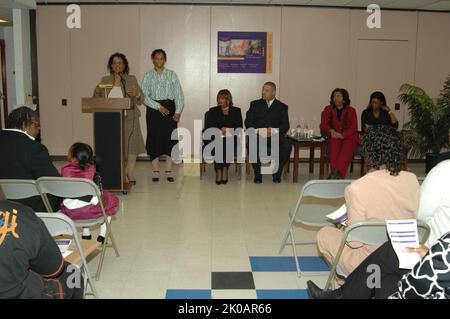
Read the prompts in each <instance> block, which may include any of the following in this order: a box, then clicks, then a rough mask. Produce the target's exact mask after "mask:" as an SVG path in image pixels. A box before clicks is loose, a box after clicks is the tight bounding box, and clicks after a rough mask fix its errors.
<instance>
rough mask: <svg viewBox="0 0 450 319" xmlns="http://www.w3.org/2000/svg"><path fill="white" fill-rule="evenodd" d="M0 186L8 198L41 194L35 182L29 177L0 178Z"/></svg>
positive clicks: (21, 197)
mask: <svg viewBox="0 0 450 319" xmlns="http://www.w3.org/2000/svg"><path fill="white" fill-rule="evenodd" d="M0 187H1V188H2V189H3V193H4V195H5V197H6V198H7V199H9V200H14V199H24V198H29V197H33V196H41V194H39V191H38V189H37V187H36V182H35V181H34V180H31V179H0Z"/></svg>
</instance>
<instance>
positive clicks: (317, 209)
mask: <svg viewBox="0 0 450 319" xmlns="http://www.w3.org/2000/svg"><path fill="white" fill-rule="evenodd" d="M352 181H353V180H348V179H338V180H311V181H309V182H307V183H306V184H305V185H304V186H303V188H302V190H301V191H300V195H299V197H298V200H297V203H296V204H295V206H294V207H293V208H291V209H290V211H289V215H290V221H289V224H288V227H287V230H286V233H285V235H284V237H283V240H282V242H281V247H280V250H279V253H281V252H282V251H283V249H284V247H285V246H286V245H287V244H290V245H292V250H293V254H294V258H295V264H296V267H297V275H298V276H299V277H300V276H301V275H302V274H303V273H302V271H301V269H300V264H299V261H298V254H297V249H296V247H295V246H296V245H307V244H314V243H316V241H313V242H296V241H295V239H294V232H293V226H294V225H298V224H301V225H305V226H312V227H320V228H321V227H324V226H331V225H332V224H331V223H330V222H328V219H327V217H326V216H327V215H328V214H330V213H332V212H334V211H335V210H336V209H337V208H339V206H340V205H342V203H341V204H339V205H328V204H323V203H322V204H321V203H318V204H305V203H303V201H304V197H306V196H312V197H315V198H317V199H340V198H342V199H343V201H344V194H345V188H346V187H347V186H348V185H350V183H351V182H352ZM288 237H290V238H291V242H290V243H287V240H288Z"/></svg>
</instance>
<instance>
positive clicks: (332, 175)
mask: <svg viewBox="0 0 450 319" xmlns="http://www.w3.org/2000/svg"><path fill="white" fill-rule="evenodd" d="M327 179H339V172H338V171H335V172H331V174H330V175H328V178H327Z"/></svg>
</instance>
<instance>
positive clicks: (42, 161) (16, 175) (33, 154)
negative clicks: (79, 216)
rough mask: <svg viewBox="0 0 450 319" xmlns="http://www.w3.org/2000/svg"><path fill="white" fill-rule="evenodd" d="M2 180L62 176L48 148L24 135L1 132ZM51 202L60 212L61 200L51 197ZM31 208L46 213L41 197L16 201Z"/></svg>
mask: <svg viewBox="0 0 450 319" xmlns="http://www.w3.org/2000/svg"><path fill="white" fill-rule="evenodd" d="M0 150H1V156H0V178H1V179H33V180H35V179H38V178H39V177H42V176H60V175H59V173H58V170H57V169H56V168H55V166H53V163H52V160H51V159H50V155H49V154H48V151H47V148H46V147H45V146H44V145H42V144H41V143H38V142H36V141H33V140H31V139H30V138H29V137H28V136H26V135H25V134H23V133H20V132H16V131H6V130H2V131H0ZM49 199H50V202H51V204H52V206H53V208H54V209H55V211H57V210H59V203H60V200H59V199H56V198H53V197H50V198H49ZM15 201H17V202H20V203H23V204H24V205H27V206H30V207H31V208H32V209H33V210H34V211H35V212H45V211H47V210H46V209H45V206H44V203H43V202H42V200H41V197H37V196H36V197H31V198H27V199H24V200H15Z"/></svg>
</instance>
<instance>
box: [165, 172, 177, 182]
mask: <svg viewBox="0 0 450 319" xmlns="http://www.w3.org/2000/svg"><path fill="white" fill-rule="evenodd" d="M165 173H166V175H168V176H167V181H168V182H169V183H173V182H175V179H174V178H173V177H172V176H171V175H172V171H165Z"/></svg>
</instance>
